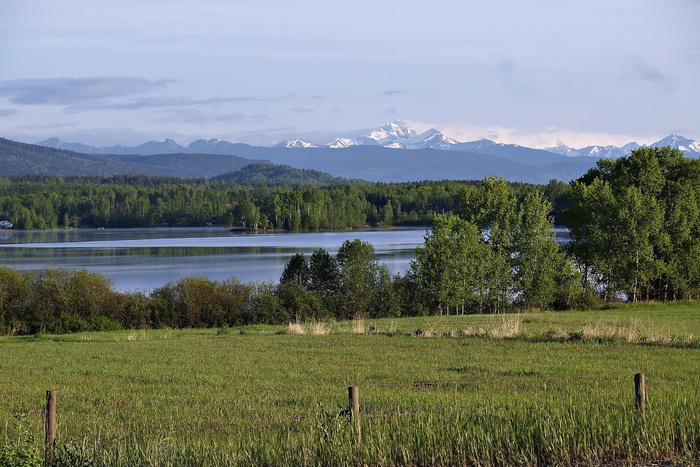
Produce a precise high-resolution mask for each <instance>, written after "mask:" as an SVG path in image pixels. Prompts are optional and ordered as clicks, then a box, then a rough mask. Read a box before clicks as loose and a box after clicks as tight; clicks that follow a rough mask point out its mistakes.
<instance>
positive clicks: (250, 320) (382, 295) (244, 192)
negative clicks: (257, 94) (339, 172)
mask: <svg viewBox="0 0 700 467" xmlns="http://www.w3.org/2000/svg"><path fill="white" fill-rule="evenodd" d="M0 200H1V202H2V203H3V204H2V205H3V209H5V211H3V212H4V213H12V212H21V215H20V217H10V219H12V220H15V221H18V222H21V220H20V219H21V216H22V215H25V216H29V217H28V218H29V220H30V221H31V222H35V221H37V222H38V220H39V219H41V220H42V222H45V223H46V222H48V223H49V225H50V222H56V223H57V225H61V224H60V222H59V221H58V219H59V218H60V216H59V214H62V215H63V216H64V217H67V219H68V221H67V222H64V224H65V225H70V224H71V223H73V221H71V219H72V218H73V217H75V216H78V215H81V214H82V216H84V217H83V219H82V220H81V221H80V222H81V224H82V225H88V224H89V223H91V222H94V223H93V224H90V225H93V226H95V225H100V222H104V221H105V218H106V216H109V222H110V225H111V223H112V222H113V219H117V221H115V223H116V224H117V225H130V224H129V223H128V222H126V219H129V220H131V221H134V222H137V221H140V222H143V223H142V224H136V225H162V224H158V223H156V222H155V218H156V217H157V216H156V214H157V215H158V216H162V217H159V218H160V219H161V220H165V219H171V220H172V224H168V223H167V222H165V221H164V222H163V223H164V224H166V225H197V224H198V223H199V222H206V221H208V220H210V219H215V218H219V219H221V222H226V220H230V221H231V222H243V223H246V224H247V225H253V224H254V223H257V224H258V225H259V226H260V227H261V228H263V227H264V228H268V227H272V228H281V229H287V228H288V229H304V228H311V229H318V228H334V227H338V228H340V227H348V226H349V227H353V226H361V225H365V224H367V223H380V224H383V225H396V224H399V223H403V222H432V226H433V228H432V229H431V230H430V232H429V233H427V234H426V238H425V244H424V246H423V247H421V248H419V249H418V250H417V251H416V259H415V261H413V262H412V264H411V268H410V269H409V270H408V271H407V272H406V273H405V274H404V275H397V276H394V277H392V276H391V275H390V274H389V272H388V268H387V267H386V265H383V264H381V263H380V262H379V260H378V258H377V256H376V254H375V252H374V248H373V247H372V245H371V244H368V243H365V242H362V241H360V240H354V241H346V242H345V243H344V244H343V245H341V246H340V248H339V250H338V253H337V254H336V256H335V257H333V256H331V255H330V254H329V253H328V252H327V251H325V250H323V249H320V250H318V251H316V252H314V253H313V254H312V255H311V256H310V257H305V256H304V255H303V254H296V255H294V256H292V257H291V258H290V259H289V261H288V263H287V264H286V267H285V268H284V272H283V273H282V275H281V277H280V280H279V281H278V282H277V283H272V282H270V283H252V284H245V283H242V282H240V281H239V280H237V279H236V278H235V277H232V278H230V279H227V280H224V281H212V280H209V279H206V278H202V277H184V278H182V279H180V280H179V281H176V282H173V283H169V284H166V285H164V286H162V287H159V288H157V289H155V290H153V291H152V292H150V293H148V294H144V293H141V292H137V293H118V292H115V291H113V290H112V289H111V287H110V284H109V281H108V280H107V279H106V278H104V277H103V276H101V275H99V274H94V273H88V272H87V271H84V270H80V271H64V270H55V269H45V270H37V271H22V272H20V271H16V270H14V269H11V268H7V267H2V268H0V334H26V333H36V332H72V331H82V330H100V329H119V328H152V327H153V328H158V327H171V328H172V327H175V328H182V327H225V326H240V325H246V324H254V323H278V324H281V323H287V322H294V321H297V322H301V321H308V320H334V319H351V318H353V319H357V318H364V317H371V318H379V317H401V316H416V315H427V314H445V315H449V314H465V313H504V312H512V311H517V310H524V309H538V310H547V309H576V308H586V307H590V306H592V305H593V304H597V303H603V302H604V301H615V300H621V299H622V300H628V301H632V302H635V301H638V300H679V299H696V298H698V297H699V296H700V161H699V160H697V159H692V158H686V157H685V156H684V155H683V153H682V152H681V151H678V150H674V149H671V148H668V147H666V148H641V149H638V150H636V151H633V153H632V154H631V155H630V156H629V157H623V158H620V159H618V160H615V161H612V160H600V161H599V162H598V163H597V166H596V167H595V168H594V169H591V170H590V171H589V172H588V173H586V174H585V175H584V176H583V177H581V178H579V179H578V180H574V181H572V182H571V183H570V184H568V185H567V184H562V183H559V182H551V183H550V184H548V185H546V186H532V185H514V184H509V183H507V182H506V181H505V180H503V179H501V178H496V177H487V178H485V179H484V180H482V181H480V182H423V183H404V184H388V185H387V184H336V185H331V186H325V187H321V188H319V187H306V188H305V187H294V188H290V187H289V186H287V185H284V184H281V185H278V186H272V187H271V186H267V185H260V186H256V187H246V186H241V185H231V184H227V183H224V182H212V181H206V180H174V179H162V178H160V179H153V178H148V177H113V178H107V179H102V178H94V179H88V178H84V177H81V178H67V179H58V178H45V179H41V178H36V177H33V178H17V179H12V178H11V179H5V180H2V181H1V182H0ZM553 201H555V202H553ZM8 206H9V207H10V209H8ZM13 206H14V207H15V208H13ZM154 206H155V207H158V208H160V211H156V210H155V209H154ZM12 209H16V211H12ZM71 209H75V211H71ZM195 213H199V214H196V215H195ZM215 214H218V216H217V215H215ZM554 214H557V215H561V216H562V217H561V218H562V219H563V220H564V221H565V222H566V225H567V226H568V227H569V228H570V231H571V242H570V243H569V245H568V246H567V247H566V248H564V247H562V246H561V245H558V244H557V243H556V242H555V241H554V233H553V229H552V228H553V226H554V224H555V216H554ZM51 216H54V217H51ZM82 216H80V217H82ZM150 216H154V217H153V218H152V217H150ZM119 220H121V222H122V224H120V223H119ZM146 221H147V222H150V223H146ZM25 227H26V224H25Z"/></svg>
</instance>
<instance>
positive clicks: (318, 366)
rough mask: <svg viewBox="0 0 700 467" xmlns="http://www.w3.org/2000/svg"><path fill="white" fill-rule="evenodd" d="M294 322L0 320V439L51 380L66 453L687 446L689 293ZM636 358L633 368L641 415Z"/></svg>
mask: <svg viewBox="0 0 700 467" xmlns="http://www.w3.org/2000/svg"><path fill="white" fill-rule="evenodd" d="M514 323H515V324H514ZM312 324H313V325H312ZM514 326H515V327H517V333H514V334H513V333H511V334H508V333H505V332H503V333H500V334H499V331H504V330H507V329H511V328H513V327H514ZM301 327H302V328H303V329H304V332H305V333H304V334H286V331H287V328H286V327H274V326H255V327H247V328H241V329H238V328H233V329H223V330H216V329H212V330H156V331H123V332H113V333H84V334H74V335H61V336H33V337H13V338H2V339H0V374H2V375H3V376H2V378H0V445H2V444H9V443H11V442H13V441H17V440H18V437H19V436H20V434H19V430H18V423H17V418H18V416H19V417H23V421H22V422H21V423H22V424H24V425H25V426H26V427H27V428H28V429H29V432H30V434H33V435H34V436H35V437H36V438H40V437H41V436H43V407H44V403H45V391H46V390H48V389H55V390H57V391H58V393H57V394H58V445H59V447H60V449H59V456H58V459H59V460H60V459H63V460H66V463H69V461H70V462H72V463H77V462H78V460H82V461H85V460H87V461H89V462H91V463H92V464H95V465H264V464H267V465H323V464H325V465H358V464H370V465H373V464H374V465H379V464H381V465H477V464H478V465H550V464H561V465H567V464H569V465H573V464H583V465H592V464H601V463H612V464H617V463H620V464H640V463H648V462H652V461H660V460H666V461H672V462H679V463H681V462H694V461H695V460H696V459H698V452H700V345H698V339H697V337H696V336H698V335H700V309H699V308H698V304H697V303H682V304H672V305H645V306H633V307H630V306H620V307H618V308H613V309H609V310H604V311H586V312H566V313H526V314H520V315H506V316H442V317H430V318H410V319H394V320H391V319H385V320H376V321H374V320H366V321H364V322H361V323H357V322H354V323H353V322H343V323H301ZM312 329H314V331H313V333H312V331H311V330H312ZM586 329H588V330H589V333H588V334H585V333H584V330H586ZM611 330H616V331H615V332H616V333H614V332H611ZM594 331H595V332H594ZM596 332H597V333H598V334H596ZM493 336H497V337H496V338H494V337H493ZM650 336H656V338H655V339H651V338H650ZM664 336H672V337H673V338H672V339H671V338H669V339H662V338H663V337H664ZM635 373H645V374H646V379H647V385H648V393H649V405H648V409H647V410H646V413H645V414H644V416H642V415H641V414H640V413H639V412H638V410H637V407H636V405H635V400H634V384H633V377H634V374H635ZM350 385H357V386H359V391H360V405H361V424H362V439H361V442H360V443H358V438H357V433H355V431H354V428H353V424H352V421H351V420H350V419H349V417H347V416H345V415H344V414H342V411H343V410H344V409H346V408H347V405H348V400H347V386H350Z"/></svg>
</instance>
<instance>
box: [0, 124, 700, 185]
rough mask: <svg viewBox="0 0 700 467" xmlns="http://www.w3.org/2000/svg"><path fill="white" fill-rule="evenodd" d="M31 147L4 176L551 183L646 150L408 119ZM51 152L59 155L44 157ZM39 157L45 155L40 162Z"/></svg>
mask: <svg viewBox="0 0 700 467" xmlns="http://www.w3.org/2000/svg"><path fill="white" fill-rule="evenodd" d="M5 141H7V140H5ZM15 144H18V145H20V144H21V143H15ZM667 145H670V146H672V147H675V148H679V149H681V150H682V151H684V152H685V153H686V155H688V156H690V157H698V156H700V143H698V142H696V141H693V140H690V139H687V138H683V137H681V136H677V135H670V136H669V137H667V138H664V139H663V140H661V141H659V142H657V143H654V144H653V145H652V146H667ZM5 146H7V145H5ZM28 146H31V145H24V146H23V147H24V149H23V150H22V151H20V152H23V154H28V155H32V154H33V155H32V156H31V157H29V156H27V157H18V155H17V151H15V153H12V151H9V152H8V151H7V148H6V147H5V148H3V146H2V145H0V175H3V174H4V175H7V174H19V173H22V174H24V173H41V174H49V173H55V174H57V175H61V174H67V173H86V174H87V173H90V174H115V173H144V174H148V175H167V176H179V177H214V176H217V175H221V174H224V173H227V172H232V171H236V170H240V168H242V167H243V166H244V165H247V164H249V163H255V162H268V163H273V164H280V165H287V166H290V167H294V168H299V169H309V170H317V171H322V172H325V173H327V174H330V175H332V176H333V177H343V178H347V179H364V180H368V181H372V182H403V181H420V180H443V179H450V180H475V179H476V180H480V179H482V178H483V177H484V176H486V175H490V174H492V175H498V176H502V177H504V178H506V179H507V180H509V181H514V182H516V181H517V182H527V183H547V182H548V181H549V180H551V179H558V180H562V181H569V180H572V179H575V178H578V177H580V176H581V175H583V174H584V173H585V172H586V171H587V170H588V169H589V168H591V167H593V166H594V165H595V163H596V161H597V160H598V159H599V158H601V157H607V158H616V157H620V156H624V155H628V154H629V153H630V151H632V150H633V149H636V148H638V147H641V146H640V145H638V144H636V143H629V144H627V145H625V146H622V147H615V146H590V147H587V148H581V149H574V148H570V147H567V146H565V145H563V144H561V145H559V146H556V147H553V148H547V149H534V148H528V147H524V146H519V145H515V144H503V143H496V142H494V141H491V140H487V139H483V140H479V141H472V142H467V143H461V142H458V141H455V140H453V139H451V138H448V137H446V136H445V135H443V134H442V133H440V132H439V131H437V130H434V129H431V130H428V131H426V132H423V133H420V134H418V133H416V132H415V131H414V130H412V129H411V128H409V127H408V126H407V125H406V123H405V122H403V121H397V122H392V123H387V124H385V125H383V126H382V127H381V128H379V129H378V130H375V131H371V132H369V133H366V134H363V135H360V136H358V137H357V138H354V139H347V138H345V139H343V138H337V139H335V140H333V141H331V142H329V143H327V144H323V145H315V144H312V143H310V142H308V141H303V140H300V139H296V140H291V141H285V142H282V143H280V144H277V145H275V146H273V147H262V146H251V145H248V144H242V143H231V142H228V141H223V140H218V139H210V140H204V139H200V140H197V141H193V142H192V143H190V144H189V145H188V146H186V147H185V146H181V145H179V144H177V143H176V142H175V141H173V140H171V139H166V140H165V141H163V142H158V141H150V142H148V143H144V144H141V145H139V146H134V147H130V146H112V147H95V146H89V145H85V144H82V143H67V142H65V141H62V140H61V139H59V138H51V139H48V140H45V141H42V142H40V143H38V145H37V146H33V148H34V149H27V147H28ZM48 148H52V149H53V150H54V151H56V152H55V153H52V154H51V155H49V154H48V153H46V154H44V152H45V151H46V150H48ZM15 149H16V148H15ZM42 150H43V152H42ZM40 153H41V154H43V156H42V157H39V156H38V155H39V154H40ZM98 156H99V157H98ZM232 156H235V157H237V159H233V158H232ZM25 159H26V160H25ZM61 160H62V161H64V162H60V161H61ZM55 161H59V162H55ZM66 161H68V162H66ZM23 164H24V165H23ZM69 167H70V168H69Z"/></svg>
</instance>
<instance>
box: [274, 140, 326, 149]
mask: <svg viewBox="0 0 700 467" xmlns="http://www.w3.org/2000/svg"><path fill="white" fill-rule="evenodd" d="M273 147H276V148H315V147H318V146H316V145H315V144H313V143H309V142H308V141H304V140H303V139H292V140H289V141H282V142H281V143H279V144H276V145H275V146H273Z"/></svg>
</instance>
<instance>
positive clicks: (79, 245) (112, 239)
mask: <svg viewBox="0 0 700 467" xmlns="http://www.w3.org/2000/svg"><path fill="white" fill-rule="evenodd" d="M426 230H427V228H426V227H420V228H397V229H363V230H353V231H334V232H304V233H292V232H289V233H286V232H285V233H279V232H275V233H243V232H229V231H228V229H225V228H217V227H206V228H204V227H202V228H144V229H105V230H98V229H94V230H92V229H90V230H87V229H78V230H75V229H73V230H51V231H14V230H6V231H0V265H3V266H9V267H14V268H16V269H18V270H27V269H40V268H44V267H47V266H49V267H64V268H84V269H87V270H89V271H91V272H97V273H100V274H102V275H104V276H106V277H108V278H110V279H111V280H112V284H113V288H114V289H115V290H118V291H136V290H141V291H146V292H148V291H150V290H152V289H154V288H156V287H160V286H162V285H164V284H166V283H168V282H171V281H176V280H178V279H180V278H181V277H184V276H188V275H195V276H206V277H208V278H210V279H213V280H223V279H226V278H228V277H231V276H236V277H237V278H238V279H240V280H241V281H243V282H253V281H268V280H271V281H275V282H276V281H278V280H279V277H280V275H281V274H282V270H283V269H284V265H285V264H286V262H287V261H288V260H289V258H290V257H291V256H292V255H293V254H294V253H304V254H306V255H311V254H312V253H313V252H314V251H316V250H318V249H319V248H325V249H326V250H328V252H329V253H331V254H333V255H335V253H336V252H337V251H338V248H339V247H340V245H341V244H342V243H343V242H344V241H345V240H353V239H355V238H359V239H360V240H363V241H365V242H369V243H371V244H372V245H374V248H375V250H376V252H377V254H378V256H379V258H380V261H381V262H384V263H386V264H387V266H388V267H389V270H390V271H391V273H392V275H394V274H397V273H404V272H405V271H406V270H407V269H408V268H409V266H410V261H411V260H412V259H413V258H414V250H415V249H416V248H417V247H419V246H420V245H422V244H423V236H424V235H425V233H426Z"/></svg>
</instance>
